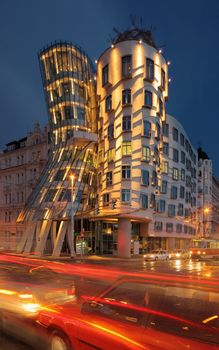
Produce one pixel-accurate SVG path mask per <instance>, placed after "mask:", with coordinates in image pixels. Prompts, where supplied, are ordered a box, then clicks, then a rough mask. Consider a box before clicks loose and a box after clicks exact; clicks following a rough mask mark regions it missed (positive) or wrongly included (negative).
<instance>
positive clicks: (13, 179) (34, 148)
mask: <svg viewBox="0 0 219 350" xmlns="http://www.w3.org/2000/svg"><path fill="white" fill-rule="evenodd" d="M47 153H48V144H47V132H46V130H44V131H41V129H40V126H39V124H35V126H34V130H33V132H31V133H28V135H27V136H26V137H24V138H22V139H20V140H17V141H12V142H10V143H8V144H7V145H6V149H5V150H4V151H3V152H1V153H0V248H1V249H5V250H16V247H17V244H18V242H19V241H20V239H21V237H22V234H23V232H24V229H25V225H18V224H17V223H16V219H17V217H18V214H19V213H20V211H21V210H22V209H23V208H24V205H25V203H26V201H27V198H28V197H29V195H30V194H31V192H32V190H33V188H34V187H35V185H36V182H37V180H38V178H39V177H40V174H41V172H42V170H43V168H44V166H45V163H46V161H47Z"/></svg>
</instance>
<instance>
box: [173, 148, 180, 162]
mask: <svg viewBox="0 0 219 350" xmlns="http://www.w3.org/2000/svg"><path fill="white" fill-rule="evenodd" d="M173 161H174V162H176V163H177V162H178V161H179V151H178V150H177V149H175V148H173Z"/></svg>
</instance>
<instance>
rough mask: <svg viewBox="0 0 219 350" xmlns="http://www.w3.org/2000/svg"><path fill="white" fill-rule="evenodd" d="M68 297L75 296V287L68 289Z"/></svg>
mask: <svg viewBox="0 0 219 350" xmlns="http://www.w3.org/2000/svg"><path fill="white" fill-rule="evenodd" d="M68 295H75V286H72V287H71V288H70V289H68Z"/></svg>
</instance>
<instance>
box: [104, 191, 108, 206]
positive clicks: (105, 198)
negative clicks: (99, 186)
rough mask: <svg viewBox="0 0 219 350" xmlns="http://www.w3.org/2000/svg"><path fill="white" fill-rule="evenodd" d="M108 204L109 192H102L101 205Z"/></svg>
mask: <svg viewBox="0 0 219 350" xmlns="http://www.w3.org/2000/svg"><path fill="white" fill-rule="evenodd" d="M108 205H109V193H104V194H103V206H108Z"/></svg>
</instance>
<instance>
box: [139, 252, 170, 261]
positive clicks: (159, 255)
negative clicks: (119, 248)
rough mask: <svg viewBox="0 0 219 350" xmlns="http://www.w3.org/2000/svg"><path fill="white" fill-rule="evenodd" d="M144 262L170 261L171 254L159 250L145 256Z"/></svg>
mask: <svg viewBox="0 0 219 350" xmlns="http://www.w3.org/2000/svg"><path fill="white" fill-rule="evenodd" d="M144 260H152V261H156V260H169V253H168V252H167V251H166V250H162V249H157V250H152V251H151V252H149V253H147V254H144Z"/></svg>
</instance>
